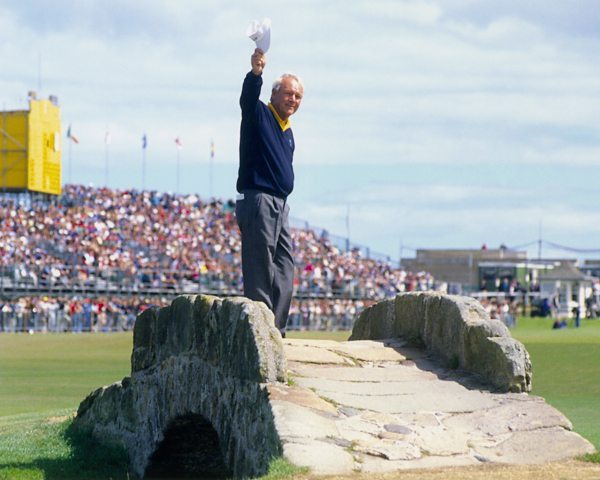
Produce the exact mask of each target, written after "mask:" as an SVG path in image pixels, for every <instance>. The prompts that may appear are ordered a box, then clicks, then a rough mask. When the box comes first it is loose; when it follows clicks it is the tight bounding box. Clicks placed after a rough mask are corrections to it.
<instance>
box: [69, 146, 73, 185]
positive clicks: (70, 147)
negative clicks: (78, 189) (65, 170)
mask: <svg viewBox="0 0 600 480" xmlns="http://www.w3.org/2000/svg"><path fill="white" fill-rule="evenodd" d="M72 148H73V141H72V140H71V139H69V184H72V183H73V182H72V181H71V149H72Z"/></svg>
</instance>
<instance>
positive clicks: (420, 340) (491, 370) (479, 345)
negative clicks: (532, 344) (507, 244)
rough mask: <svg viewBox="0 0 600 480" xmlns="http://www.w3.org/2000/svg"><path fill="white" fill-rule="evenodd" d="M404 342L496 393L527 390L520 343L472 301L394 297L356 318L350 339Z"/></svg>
mask: <svg viewBox="0 0 600 480" xmlns="http://www.w3.org/2000/svg"><path fill="white" fill-rule="evenodd" d="M396 337H404V338H406V339H408V340H411V341H413V342H416V343H417V344H421V345H424V346H425V347H426V348H427V349H428V350H429V351H431V352H432V353H434V354H436V355H438V356H440V357H442V358H443V359H445V360H446V361H447V363H448V365H450V366H452V367H456V368H461V369H464V370H468V371H471V372H474V373H477V374H480V375H481V376H482V377H483V378H484V379H485V380H486V381H487V382H489V383H490V384H491V385H492V386H494V387H495V388H497V389H498V390H500V391H510V392H529V391H531V376H532V371H531V362H530V360H529V354H528V352H527V350H526V349H525V347H524V346H523V344H522V343H520V342H519V341H517V340H515V339H514V338H512V336H511V334H510V331H509V330H508V328H506V326H505V325H504V324H503V323H502V322H500V321H499V320H491V319H490V318H489V316H488V315H487V313H486V312H485V310H484V309H483V307H482V306H481V304H480V303H479V302H478V301H477V300H475V299H472V298H469V297H462V296H454V295H442V294H438V293H430V292H428V293H408V294H400V295H398V296H397V297H396V298H395V299H390V300H385V301H382V302H380V303H378V304H376V305H374V306H372V307H370V308H368V309H366V310H365V311H363V313H362V314H361V315H360V317H359V319H358V320H357V321H356V323H355V325H354V329H353V330H352V335H351V337H350V340H366V339H371V340H376V339H386V338H396Z"/></svg>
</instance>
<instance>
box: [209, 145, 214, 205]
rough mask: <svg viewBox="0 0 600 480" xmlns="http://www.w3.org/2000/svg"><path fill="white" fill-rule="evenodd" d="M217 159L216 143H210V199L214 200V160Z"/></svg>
mask: <svg viewBox="0 0 600 480" xmlns="http://www.w3.org/2000/svg"><path fill="white" fill-rule="evenodd" d="M214 157H215V143H214V142H213V141H212V140H211V141H210V162H209V167H208V181H209V184H208V193H209V195H210V198H211V199H212V198H213V159H214Z"/></svg>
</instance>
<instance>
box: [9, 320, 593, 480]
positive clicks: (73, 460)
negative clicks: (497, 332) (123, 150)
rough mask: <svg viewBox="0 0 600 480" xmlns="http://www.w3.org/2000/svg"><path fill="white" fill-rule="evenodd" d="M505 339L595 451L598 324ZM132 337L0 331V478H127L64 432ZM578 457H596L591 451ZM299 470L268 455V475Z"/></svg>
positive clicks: (528, 327)
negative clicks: (518, 346)
mask: <svg viewBox="0 0 600 480" xmlns="http://www.w3.org/2000/svg"><path fill="white" fill-rule="evenodd" d="M513 335H514V336H515V337H516V338H517V339H519V340H520V341H522V342H523V343H524V344H525V345H526V347H527V349H528V351H529V353H530V355H531V359H532V363H533V370H534V377H533V392H532V393H533V394H535V395H540V396H542V397H544V398H545V399H546V400H547V401H548V402H549V403H550V404H551V405H553V406H555V407H556V408H558V409H559V410H560V411H562V412H563V413H565V415H567V417H568V418H569V419H570V420H571V421H572V422H573V425H574V428H575V431H577V432H578V433H580V434H581V435H583V436H584V437H586V438H587V439H588V440H590V441H591V442H592V443H593V444H594V445H595V446H596V448H597V449H600V400H598V399H600V321H591V320H590V321H583V322H582V327H581V328H580V329H575V328H568V329H565V330H552V329H551V321H550V320H548V319H531V318H520V319H519V321H518V325H517V328H515V329H514V330H513ZM348 336H349V332H290V334H289V337H290V338H314V339H331V340H339V341H343V340H347V338H348ZM131 347H132V335H131V333H119V334H78V335H75V334H63V335H52V334H47V335H41V334H35V335H22V334H20V335H13V334H2V335H0V480H3V479H11V480H12V479H26V480H29V479H42V478H43V479H53V478H56V479H58V478H61V479H63V478H64V479H70V478H72V479H75V478H115V479H117V478H127V467H126V462H125V460H124V456H123V455H124V453H123V452H122V451H119V450H111V449H104V448H100V447H98V445H96V444H95V443H93V442H91V440H90V439H89V438H87V437H85V436H82V435H78V434H77V433H75V432H73V430H72V428H71V423H72V414H73V412H74V411H75V410H76V409H77V406H78V405H79V403H80V402H81V400H83V398H84V397H85V396H86V395H87V394H88V393H90V392H91V391H92V390H94V389H96V388H97V387H99V386H101V385H108V384H110V383H113V382H115V381H117V380H120V379H121V378H123V377H124V376H126V375H128V374H129V370H130V360H129V359H130V355H131ZM586 460H588V461H592V462H597V463H600V453H596V454H592V455H587V456H586ZM297 473H301V472H300V471H298V470H296V469H295V467H293V466H292V465H290V464H288V463H287V462H285V461H284V460H281V459H278V460H275V461H274V462H273V463H272V465H271V468H270V470H269V474H268V476H267V478H269V479H277V478H285V477H288V476H290V475H292V474H297Z"/></svg>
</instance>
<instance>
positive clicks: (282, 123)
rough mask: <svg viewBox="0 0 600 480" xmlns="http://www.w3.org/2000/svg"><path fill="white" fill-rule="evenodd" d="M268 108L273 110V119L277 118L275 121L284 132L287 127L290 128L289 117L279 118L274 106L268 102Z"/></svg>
mask: <svg viewBox="0 0 600 480" xmlns="http://www.w3.org/2000/svg"><path fill="white" fill-rule="evenodd" d="M269 110H271V111H272V112H273V115H275V120H277V123H278V124H279V126H280V127H281V130H283V131H284V132H285V131H286V130H287V129H288V128H290V127H291V126H292V124H291V123H290V119H289V118H288V119H287V120H285V121H284V120H282V119H281V117H280V116H279V114H278V113H277V111H276V110H275V107H274V106H273V104H271V103H269Z"/></svg>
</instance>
